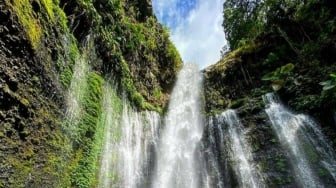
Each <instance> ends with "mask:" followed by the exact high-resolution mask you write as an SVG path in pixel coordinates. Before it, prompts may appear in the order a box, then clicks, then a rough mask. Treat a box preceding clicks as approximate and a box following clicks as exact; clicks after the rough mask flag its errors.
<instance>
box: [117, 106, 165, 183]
mask: <svg viewBox="0 0 336 188" xmlns="http://www.w3.org/2000/svg"><path fill="white" fill-rule="evenodd" d="M159 126H160V116H159V115H158V114H157V113H155V112H144V114H141V113H138V112H135V111H134V110H129V109H128V108H127V105H126V104H124V110H123V115H122V124H121V129H122V131H121V132H122V135H121V139H120V143H119V152H120V153H119V154H120V155H119V168H118V169H119V173H121V174H120V176H121V177H122V178H121V179H122V186H121V187H128V188H134V187H138V186H144V187H148V185H146V184H147V183H149V182H146V181H147V177H149V173H150V171H149V169H150V165H151V163H150V162H151V157H152V153H153V152H152V149H151V148H152V147H155V144H156V142H157V141H156V140H157V135H158V130H159Z"/></svg>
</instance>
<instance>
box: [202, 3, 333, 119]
mask: <svg viewBox="0 0 336 188" xmlns="http://www.w3.org/2000/svg"><path fill="white" fill-rule="evenodd" d="M334 7H336V6H335V2H334V1H329V0H323V1H316V0H308V1H301V0H296V1H273V0H266V1H258V0H255V1H235V0H228V1H226V2H225V3H224V22H223V26H224V30H225V33H226V37H227V39H228V42H229V46H230V49H231V52H227V53H228V54H227V55H226V56H224V57H223V59H222V60H221V61H220V62H218V63H217V64H216V65H214V66H212V67H209V68H208V69H207V70H206V74H205V76H206V77H207V79H206V80H207V81H208V84H207V83H206V85H207V86H206V88H210V89H209V90H207V89H206V92H208V95H207V96H208V101H209V102H208V107H207V110H211V109H212V110H215V109H219V108H222V109H223V108H227V107H230V106H232V103H234V102H233V101H234V100H237V99H241V98H244V97H245V96H251V97H255V96H258V95H260V94H263V93H265V92H267V91H272V90H275V91H278V93H279V94H280V95H281V96H282V98H283V100H285V102H288V104H289V105H290V106H291V107H292V108H294V109H295V110H297V111H301V112H307V113H310V114H313V115H315V117H317V118H318V119H320V120H321V121H325V122H323V123H324V124H328V125H331V124H334V121H333V118H332V117H333V113H334V111H335V106H336V101H335V90H334V88H332V87H331V88H330V89H328V90H323V87H322V86H321V85H320V83H322V84H328V83H330V84H331V83H332V77H330V75H333V73H335V72H336V67H335V64H336V63H335V61H336V56H335V52H336V45H335V41H336V37H335V34H336V27H335V23H336V19H335V18H336V11H335V8H334ZM218 77H220V78H221V79H220V81H219V82H216V81H214V80H213V79H214V78H218ZM328 81H330V82H328ZM221 82H222V83H221ZM224 84H225V85H224ZM269 86H271V87H269ZM322 109H323V113H321V112H322ZM326 117H328V118H326Z"/></svg>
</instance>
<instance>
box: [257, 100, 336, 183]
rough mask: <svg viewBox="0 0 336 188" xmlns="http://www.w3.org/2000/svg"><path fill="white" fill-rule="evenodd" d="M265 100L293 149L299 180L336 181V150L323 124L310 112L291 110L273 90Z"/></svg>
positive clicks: (274, 122)
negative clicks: (305, 113)
mask: <svg viewBox="0 0 336 188" xmlns="http://www.w3.org/2000/svg"><path fill="white" fill-rule="evenodd" d="M264 101H265V103H266V105H267V106H268V107H267V109H266V113H267V115H268V117H269V119H270V120H271V123H272V126H273V130H274V131H275V133H276V134H277V136H278V138H279V140H280V142H281V143H282V145H283V146H284V148H285V149H287V150H288V151H289V153H290V154H289V158H290V161H291V163H292V166H293V169H294V171H295V174H296V177H295V178H296V180H297V181H298V183H299V184H301V185H302V186H303V187H325V186H326V187H329V184H330V185H335V170H336V160H335V159H336V158H335V154H334V151H333V150H332V148H331V146H330V144H329V143H328V141H327V140H326V139H325V138H324V135H323V134H322V132H321V130H320V128H319V126H318V125H317V124H316V123H315V122H314V121H313V120H312V119H310V118H309V117H308V116H306V115H302V114H298V115H295V114H293V113H292V112H290V111H289V110H288V109H286V108H285V107H284V106H283V105H282V104H281V103H280V100H279V99H278V97H277V96H276V95H274V94H272V93H269V94H267V95H265V96H264ZM325 171H327V174H325ZM322 172H323V173H322Z"/></svg>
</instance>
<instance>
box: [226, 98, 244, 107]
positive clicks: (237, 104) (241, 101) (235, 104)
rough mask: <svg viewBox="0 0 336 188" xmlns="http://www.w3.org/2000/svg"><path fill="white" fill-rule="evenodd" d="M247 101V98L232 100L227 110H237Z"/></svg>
mask: <svg viewBox="0 0 336 188" xmlns="http://www.w3.org/2000/svg"><path fill="white" fill-rule="evenodd" d="M247 100H248V98H246V97H244V98H240V99H237V100H234V101H233V102H232V103H231V104H230V105H229V107H228V108H232V109H235V108H239V107H241V106H242V105H244V104H245V103H246V101H247Z"/></svg>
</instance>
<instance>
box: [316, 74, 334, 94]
mask: <svg viewBox="0 0 336 188" xmlns="http://www.w3.org/2000/svg"><path fill="white" fill-rule="evenodd" d="M320 85H322V86H323V90H331V89H333V88H335V86H336V74H330V80H327V81H324V82H320Z"/></svg>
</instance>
